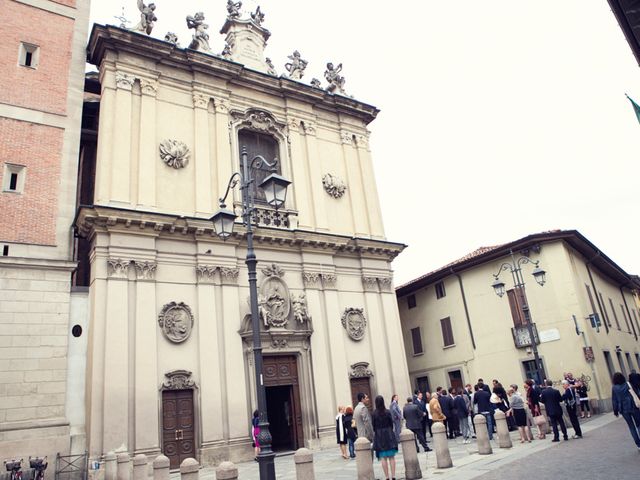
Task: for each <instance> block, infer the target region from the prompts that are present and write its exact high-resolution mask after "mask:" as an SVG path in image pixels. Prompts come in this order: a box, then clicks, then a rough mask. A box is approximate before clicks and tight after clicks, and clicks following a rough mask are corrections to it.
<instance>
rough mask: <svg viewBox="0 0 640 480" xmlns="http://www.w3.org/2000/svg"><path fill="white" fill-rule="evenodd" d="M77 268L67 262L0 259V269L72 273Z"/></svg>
mask: <svg viewBox="0 0 640 480" xmlns="http://www.w3.org/2000/svg"><path fill="white" fill-rule="evenodd" d="M77 266H78V263H77V262H70V261H67V260H55V259H44V258H27V257H0V267H3V268H29V269H34V270H58V271H61V272H72V271H74V270H75V269H76V267H77Z"/></svg>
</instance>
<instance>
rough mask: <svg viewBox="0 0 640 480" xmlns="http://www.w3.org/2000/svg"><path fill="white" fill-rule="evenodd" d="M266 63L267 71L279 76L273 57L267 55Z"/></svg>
mask: <svg viewBox="0 0 640 480" xmlns="http://www.w3.org/2000/svg"><path fill="white" fill-rule="evenodd" d="M265 63H266V64H267V67H268V69H267V73H268V74H269V75H273V76H275V77H277V76H278V72H276V67H275V66H274V65H273V62H272V61H271V59H270V58H269V57H267V58H266V59H265Z"/></svg>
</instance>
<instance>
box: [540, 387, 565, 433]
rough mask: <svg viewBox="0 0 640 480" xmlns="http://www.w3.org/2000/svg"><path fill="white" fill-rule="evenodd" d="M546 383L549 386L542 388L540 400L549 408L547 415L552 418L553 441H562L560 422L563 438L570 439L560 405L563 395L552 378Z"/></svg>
mask: <svg viewBox="0 0 640 480" xmlns="http://www.w3.org/2000/svg"><path fill="white" fill-rule="evenodd" d="M546 384H547V388H545V389H544V390H542V393H540V401H541V402H542V403H544V406H545V407H546V409H547V416H548V417H549V419H550V420H551V428H553V440H551V441H552V442H559V441H560V434H559V433H558V424H560V429H561V430H562V436H563V438H564V439H565V440H569V437H568V435H567V427H566V425H565V424H564V419H563V418H562V405H560V402H562V395H560V392H559V391H558V390H556V389H555V388H553V382H552V381H551V380H547V381H546Z"/></svg>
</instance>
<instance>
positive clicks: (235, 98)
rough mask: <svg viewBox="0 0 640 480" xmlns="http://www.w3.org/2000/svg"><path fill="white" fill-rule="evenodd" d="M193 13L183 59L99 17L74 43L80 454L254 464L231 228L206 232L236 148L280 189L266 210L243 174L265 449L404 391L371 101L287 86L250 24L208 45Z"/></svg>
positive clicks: (249, 383)
mask: <svg viewBox="0 0 640 480" xmlns="http://www.w3.org/2000/svg"><path fill="white" fill-rule="evenodd" d="M257 13H259V12H257ZM199 15H200V16H198V14H197V15H195V16H194V17H190V18H191V24H190V27H191V28H193V29H194V32H195V33H194V37H193V42H192V43H191V45H190V48H181V47H179V46H178V45H176V42H175V38H172V37H170V36H167V38H166V39H165V40H164V41H163V40H159V39H156V38H152V37H150V36H147V35H144V34H141V33H139V32H135V31H130V30H126V29H123V28H118V27H114V26H102V25H94V27H93V30H92V32H91V35H90V39H89V45H88V59H89V62H90V63H91V64H93V65H95V66H96V67H97V68H98V70H99V73H98V74H97V75H89V76H88V77H87V92H86V93H85V99H86V101H85V123H84V125H85V127H87V128H86V129H85V130H84V131H83V132H84V136H83V144H82V152H81V176H80V183H81V185H80V189H81V193H80V199H81V200H80V203H81V205H80V206H79V208H78V212H77V215H76V223H75V227H76V230H77V235H78V237H80V240H79V246H78V255H79V261H80V267H79V272H80V273H79V275H78V278H79V279H80V282H84V283H85V284H86V285H87V286H88V305H89V307H88V316H87V328H86V330H87V334H86V336H85V337H84V338H85V341H86V348H87V355H86V366H85V367H86V388H85V404H86V409H85V410H86V418H85V426H86V444H87V448H88V451H89V456H90V459H91V460H99V459H100V458H102V457H103V455H105V454H106V453H107V452H110V451H117V450H120V451H128V452H129V453H131V454H138V453H144V454H147V455H150V456H153V455H157V454H160V453H163V454H165V455H167V456H168V457H169V458H170V460H171V465H172V467H174V468H175V467H177V466H178V465H179V463H180V462H181V461H182V460H183V459H184V458H187V457H196V458H198V459H199V460H200V462H201V463H203V464H216V463H219V462H220V461H223V460H232V461H238V460H243V459H244V460H247V459H249V458H252V457H253V449H252V446H251V437H250V418H251V414H252V412H253V410H254V409H255V408H256V385H255V372H254V370H253V368H254V366H253V350H252V347H253V342H252V335H253V332H252V326H251V319H250V308H249V302H248V297H249V287H248V279H247V268H246V266H245V257H246V253H247V245H246V229H245V227H243V226H242V225H241V224H236V228H235V233H234V234H233V235H232V236H231V237H230V238H228V239H226V240H225V241H223V240H221V239H219V238H218V237H217V235H216V234H215V232H214V230H213V225H212V222H211V221H210V218H211V216H212V215H213V213H215V212H216V211H217V210H218V207H219V201H218V199H219V198H220V197H223V196H224V194H225V190H226V188H227V184H228V181H229V178H230V177H231V175H232V174H233V173H234V172H236V171H239V170H241V169H242V168H243V165H242V161H243V160H242V155H241V152H242V151H243V149H246V150H247V152H248V157H249V158H252V157H254V156H255V155H262V156H263V157H264V158H266V159H268V160H269V161H271V160H273V159H274V158H277V159H278V163H277V168H278V173H279V174H280V175H282V176H283V177H286V178H287V179H289V180H290V181H291V182H292V183H291V185H290V187H289V192H288V197H287V201H286V204H285V205H284V206H283V207H282V208H280V209H279V210H277V211H276V210H274V209H273V208H271V207H270V206H269V205H268V204H267V203H265V202H263V201H262V200H261V198H262V196H261V195H262V192H261V191H260V189H259V188H257V187H256V186H255V185H256V184H259V182H260V180H261V179H262V178H264V177H265V176H266V175H267V174H268V173H269V172H267V171H265V170H261V169H260V168H254V167H255V165H248V166H247V168H249V169H250V171H251V176H252V177H253V178H254V179H256V181H255V182H254V185H253V186H252V187H251V188H253V189H254V193H255V195H256V207H255V209H254V211H253V213H252V220H253V225H254V226H255V227H254V241H255V248H256V255H257V258H258V262H259V263H258V289H259V299H260V318H261V330H260V337H261V341H262V347H263V355H264V368H263V378H264V383H265V386H266V391H267V405H268V406H267V410H268V412H267V413H268V416H269V421H270V424H271V433H272V436H273V447H274V449H276V450H277V449H296V448H300V447H308V448H314V447H319V446H321V445H330V444H333V443H334V442H335V424H334V418H335V413H336V406H337V405H344V404H354V405H355V402H356V400H355V395H356V394H357V393H358V392H360V391H363V392H368V393H369V394H370V395H376V394H382V395H383V396H384V397H385V399H386V400H387V401H388V399H389V398H390V396H391V394H393V393H402V394H405V393H408V392H409V391H410V384H409V377H408V374H407V361H406V357H405V354H404V343H403V337H402V332H401V327H400V320H399V315H398V307H397V302H396V296H395V293H394V288H393V279H392V270H391V262H392V260H393V259H394V258H395V256H396V255H398V254H399V253H400V252H401V251H402V249H403V248H404V245H402V244H398V243H393V242H390V241H388V240H387V239H386V238H385V234H384V230H383V224H382V218H381V212H380V208H379V201H378V195H377V191H376V184H375V179H374V171H373V163H372V157H371V152H370V150H369V132H368V130H367V125H368V124H369V123H370V122H371V121H373V120H374V119H375V117H376V115H377V113H378V110H377V109H376V108H375V107H373V106H371V105H368V104H365V103H362V102H360V101H357V100H355V99H353V98H351V97H349V96H347V95H346V94H344V90H343V87H344V80H343V78H342V77H341V76H340V75H339V68H335V69H333V68H331V69H329V70H328V74H327V79H328V81H329V82H330V87H329V88H327V89H325V88H322V87H321V86H320V85H319V84H318V82H316V81H314V82H313V84H312V85H308V84H306V83H304V82H303V81H301V76H302V75H301V74H302V71H303V70H304V65H305V64H306V62H305V63H304V64H303V63H301V59H300V57H299V54H298V55H297V56H296V55H294V56H292V64H290V65H289V66H288V70H289V75H287V76H285V75H282V76H278V75H277V74H275V72H274V71H273V67H272V65H271V64H270V62H268V61H267V59H265V58H264V47H265V45H266V41H267V39H268V38H269V35H270V33H269V32H268V30H266V29H265V28H264V26H263V25H262V18H260V17H254V16H253V15H252V18H250V19H249V18H247V19H243V18H241V16H240V15H239V14H233V12H230V15H229V17H228V18H227V20H226V22H225V24H224V26H223V28H222V33H224V34H226V41H227V48H225V52H223V54H221V55H214V54H212V53H211V52H210V51H208V48H209V47H208V42H207V39H208V37H207V36H206V35H204V34H206V31H205V28H206V24H203V20H204V17H203V16H202V14H199ZM203 25H204V26H203ZM303 62H304V61H303ZM300 68H302V71H300ZM231 195H235V196H234V197H233V199H232V200H231V201H227V208H229V209H232V210H235V212H236V213H239V212H240V211H241V198H240V193H239V192H238V191H235V190H232V194H231Z"/></svg>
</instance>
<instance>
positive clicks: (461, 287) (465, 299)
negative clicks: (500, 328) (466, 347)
mask: <svg viewBox="0 0 640 480" xmlns="http://www.w3.org/2000/svg"><path fill="white" fill-rule="evenodd" d="M449 271H450V272H451V273H452V274H453V275H455V276H456V277H458V283H459V284H460V293H462V304H463V305H464V315H465V317H467V327H469V335H470V336H471V345H472V346H473V349H474V350H475V349H476V340H475V338H474V337H473V328H472V327H471V318H470V317H469V307H468V306H467V297H466V295H465V294H464V286H463V285H462V277H461V276H460V275H459V274H457V273H456V272H455V271H454V270H453V268H450V269H449Z"/></svg>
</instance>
